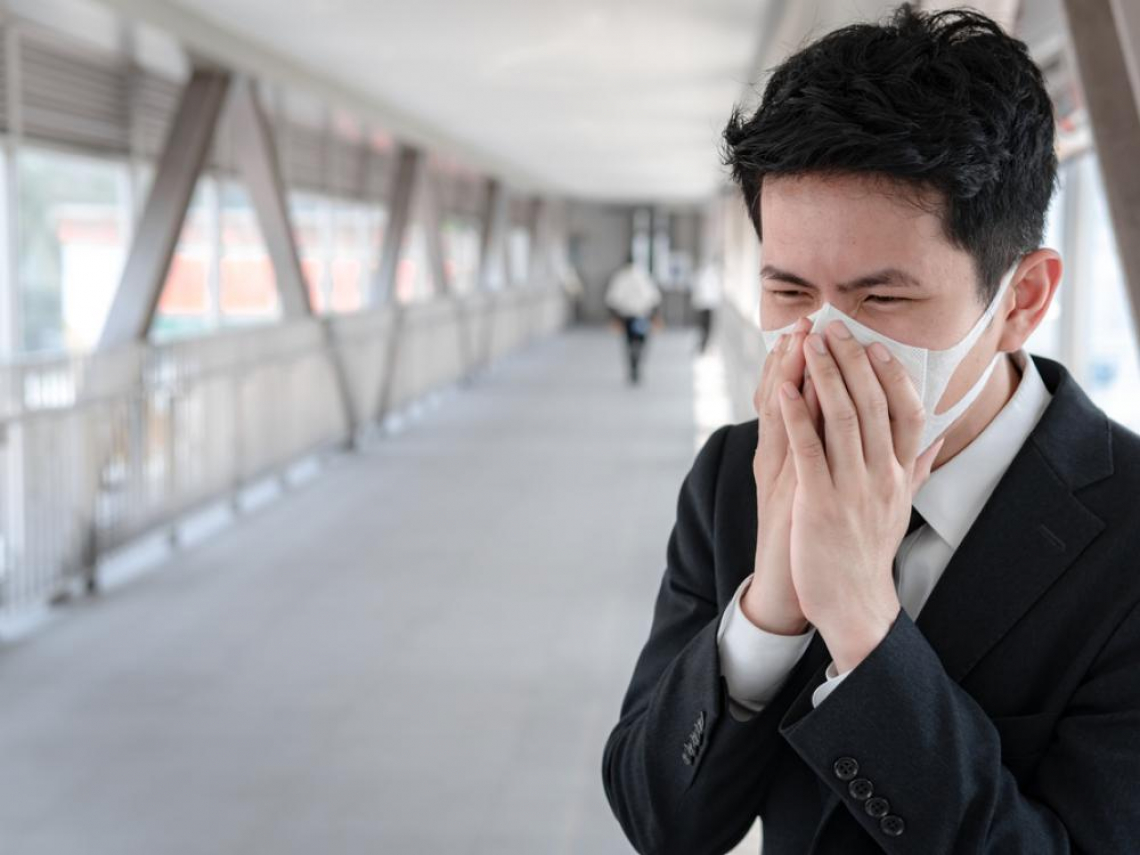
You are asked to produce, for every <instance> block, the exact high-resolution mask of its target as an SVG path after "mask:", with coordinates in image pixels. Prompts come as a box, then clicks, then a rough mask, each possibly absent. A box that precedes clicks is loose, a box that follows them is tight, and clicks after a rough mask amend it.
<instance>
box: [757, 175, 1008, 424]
mask: <svg viewBox="0 0 1140 855" xmlns="http://www.w3.org/2000/svg"><path fill="white" fill-rule="evenodd" d="M924 209H930V210H924ZM935 211H936V209H935V208H934V206H933V205H923V206H922V207H919V206H918V205H915V204H914V202H913V197H908V196H904V195H902V191H901V190H900V189H899V188H898V187H897V185H892V184H891V183H890V182H887V181H885V180H882V179H878V178H875V177H872V176H854V175H853V176H823V175H818V176H816V175H807V176H797V177H787V176H777V177H771V176H769V177H768V178H766V179H765V180H764V183H763V188H762V191H761V194H760V214H761V223H762V225H763V229H764V240H763V243H762V245H761V256H760V264H761V294H760V316H761V319H762V327H763V328H764V329H776V328H779V327H783V326H786V325H788V324H791V323H794V322H795V321H796V320H798V319H799V318H801V317H803V316H804V315H808V314H811V313H812V312H814V311H815V310H816V309H818V308H819V307H820V306H822V305H823V304H824V303H827V302H830V303H831V304H832V305H834V306H835V307H836V308H837V309H839V310H841V311H843V312H845V313H846V314H848V315H850V316H851V317H852V318H854V319H855V320H857V321H859V322H860V323H862V324H865V325H866V326H868V327H871V328H872V329H874V330H876V331H878V332H880V333H882V334H883V335H886V336H889V337H890V338H893V339H895V340H897V341H900V342H903V343H904V344H910V345H915V346H918V347H926V348H931V349H935V350H943V349H945V348H948V347H952V346H953V345H955V344H957V343H958V341H960V340H961V339H962V338H964V337H965V336H966V334H967V333H968V332H969V331H970V328H971V327H972V326H973V325H974V324H975V323H976V322H977V320H978V318H979V317H980V316H981V314H982V312H983V311H984V309H985V307H984V306H983V305H982V304H981V303H980V302H979V299H978V293H977V288H976V281H977V274H976V272H975V269H974V263H973V258H972V257H971V256H970V255H969V254H968V253H967V252H966V251H965V250H962V249H959V248H957V247H955V246H953V245H952V244H951V243H950V242H949V241H948V240H947V238H946V236H945V234H944V233H943V226H942V222H941V220H940V219H939V217H938V215H937V213H935ZM880 274H881V275H880ZM859 280H864V282H865V283H866V286H865V287H858V288H844V287H843V286H849V285H853V284H855V283H857V282H858V281H859ZM1013 300H1014V297H1013V296H1012V295H1011V293H1010V292H1009V291H1007V292H1006V294H1005V297H1004V298H1003V305H1002V306H1001V307H999V309H998V312H997V315H996V316H995V318H994V322H993V324H991V327H990V329H989V330H987V331H986V332H985V333H983V334H982V336H981V337H980V338H979V339H978V341H977V342H975V344H974V346H973V348H971V350H970V353H969V355H968V356H967V357H966V359H965V360H963V363H962V365H961V366H960V367H959V370H958V371H957V372H956V373H955V375H954V378H953V380H952V381H951V384H950V387H949V388H948V389H947V392H946V396H945V397H944V398H943V405H942V406H941V407H939V410H940V411H941V410H942V409H944V408H945V407H946V406H949V405H950V404H952V403H953V401H955V400H957V398H958V397H960V395H961V393H963V392H964V391H965V389H967V388H968V387H969V385H971V384H972V383H973V381H974V380H975V379H976V378H977V377H978V376H979V375H980V373H981V372H982V370H983V369H984V368H985V366H986V365H987V364H988V363H989V360H990V359H991V358H992V356H993V354H994V353H995V351H996V349H997V343H998V340H999V338H1000V335H1001V328H1002V319H1003V317H1004V314H1005V312H1004V311H1003V309H1007V308H1008V307H1009V306H1011V305H1013ZM955 392H957V393H958V394H955Z"/></svg>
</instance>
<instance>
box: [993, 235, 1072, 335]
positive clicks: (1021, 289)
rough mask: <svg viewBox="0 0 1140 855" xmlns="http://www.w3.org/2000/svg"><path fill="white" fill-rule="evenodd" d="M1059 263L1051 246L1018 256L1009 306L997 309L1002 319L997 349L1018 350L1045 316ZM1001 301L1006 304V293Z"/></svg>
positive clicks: (1058, 280)
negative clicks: (1012, 297) (1022, 256)
mask: <svg viewBox="0 0 1140 855" xmlns="http://www.w3.org/2000/svg"><path fill="white" fill-rule="evenodd" d="M1063 266H1064V265H1063V263H1062V261H1061V256H1060V254H1059V253H1058V252H1057V251H1056V250H1054V249H1048V248H1041V249H1036V250H1034V251H1033V252H1031V253H1029V254H1028V255H1026V256H1025V257H1024V258H1022V259H1021V263H1020V264H1018V266H1017V272H1016V273H1014V274H1013V280H1012V281H1011V282H1010V292H1011V293H1012V294H1013V295H1014V300H1013V302H1012V305H1010V306H1009V308H999V309H998V314H999V315H1001V316H1002V317H1003V318H1004V319H1005V325H1004V327H1003V329H1002V335H1001V338H1000V339H999V341H998V346H997V349H998V350H1001V351H1005V352H1013V351H1015V350H1017V349H1019V348H1020V347H1021V346H1022V345H1023V344H1025V341H1026V339H1028V338H1029V336H1030V335H1031V334H1032V333H1033V331H1034V330H1035V329H1037V327H1038V326H1039V325H1040V324H1041V322H1042V321H1043V320H1044V319H1045V315H1046V313H1047V312H1048V311H1049V306H1051V305H1052V303H1053V298H1054V296H1055V295H1056V293H1057V288H1058V287H1059V286H1060V284H1061V273H1062V270H1063ZM1005 302H1006V304H1009V303H1010V297H1009V295H1006V297H1005Z"/></svg>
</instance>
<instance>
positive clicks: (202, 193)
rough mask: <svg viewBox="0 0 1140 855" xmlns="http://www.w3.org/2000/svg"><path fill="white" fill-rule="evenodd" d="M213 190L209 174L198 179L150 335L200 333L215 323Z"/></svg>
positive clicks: (214, 189) (154, 336) (161, 336)
mask: <svg viewBox="0 0 1140 855" xmlns="http://www.w3.org/2000/svg"><path fill="white" fill-rule="evenodd" d="M216 193H217V183H216V182H215V181H214V180H213V179H212V178H202V179H199V181H198V186H197V187H196V188H195V189H194V196H193V198H192V199H191V200H190V208H189V209H188V210H187V212H186V222H185V223H184V224H183V226H182V234H181V236H180V237H179V239H178V245H177V246H176V247H175V249H174V257H173V259H172V260H171V263H170V272H169V273H168V274H167V277H166V282H165V284H164V285H163V286H162V295H161V296H160V297H159V300H158V308H157V310H156V312H155V317H154V322H153V323H152V324H151V327H150V335H151V338H153V339H158V340H161V339H166V338H170V337H173V336H179V335H194V334H202V333H204V332H207V331H209V330H211V329H213V328H214V327H216V326H217V312H216V308H217V307H216V306H215V305H214V301H213V299H212V298H211V292H212V290H213V289H212V288H211V277H213V276H214V275H215V271H214V265H215V260H216V247H215V246H214V241H215V229H214V212H215V210H216V209H215V205H216V201H217V200H216V198H215V194H216Z"/></svg>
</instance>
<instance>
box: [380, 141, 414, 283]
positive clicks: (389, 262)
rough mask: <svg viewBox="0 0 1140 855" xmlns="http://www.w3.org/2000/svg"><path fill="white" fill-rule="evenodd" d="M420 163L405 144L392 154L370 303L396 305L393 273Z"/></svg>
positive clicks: (394, 272) (410, 208)
mask: <svg viewBox="0 0 1140 855" xmlns="http://www.w3.org/2000/svg"><path fill="white" fill-rule="evenodd" d="M422 160H423V156H422V154H421V153H420V151H419V150H417V149H414V148H412V147H411V146H406V145H404V146H400V149H399V153H398V154H397V155H396V174H395V176H394V179H393V187H392V193H391V196H390V197H389V199H390V201H389V203H388V223H387V226H386V227H385V229H384V243H383V245H382V246H381V248H380V263H379V264H378V265H377V266H376V279H375V281H374V282H373V285H372V301H373V302H374V303H377V302H383V303H398V301H397V300H396V270H397V268H398V266H399V263H400V250H401V249H402V248H403V245H404V235H405V233H406V232H407V228H408V224H409V222H410V219H411V211H412V201H413V199H414V197H415V190H416V183H417V181H418V177H419V176H418V173H419V171H420V164H421V161H422Z"/></svg>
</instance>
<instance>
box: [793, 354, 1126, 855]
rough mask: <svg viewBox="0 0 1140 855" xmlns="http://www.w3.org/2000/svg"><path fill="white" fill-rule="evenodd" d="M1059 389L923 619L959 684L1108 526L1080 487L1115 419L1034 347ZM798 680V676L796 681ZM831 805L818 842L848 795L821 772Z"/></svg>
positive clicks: (1099, 458) (813, 674) (823, 658)
mask: <svg viewBox="0 0 1140 855" xmlns="http://www.w3.org/2000/svg"><path fill="white" fill-rule="evenodd" d="M1031 358H1032V359H1033V361H1034V363H1035V364H1036V365H1037V370H1038V371H1039V372H1040V373H1041V377H1042V380H1044V382H1045V386H1046V387H1047V388H1048V389H1049V391H1050V392H1051V393H1052V394H1053V399H1052V401H1050V402H1049V405H1048V406H1047V407H1046V408H1045V412H1044V413H1042V415H1041V419H1040V420H1039V421H1038V423H1037V425H1036V426H1035V427H1034V429H1033V430H1032V431H1031V432H1030V434H1029V437H1028V438H1027V439H1026V441H1025V443H1024V445H1022V447H1021V449H1020V450H1019V451H1018V453H1017V456H1016V457H1014V459H1013V462H1012V463H1010V465H1009V468H1008V469H1007V470H1006V471H1005V473H1004V475H1003V476H1002V478H1001V480H1000V481H999V482H998V485H997V486H996V487H995V488H994V491H993V493H992V494H991V495H990V498H989V499H988V500H987V501H986V504H985V506H984V507H983V508H982V511H981V513H980V514H979V515H978V517H977V519H975V520H974V523H973V525H972V526H971V527H970V530H969V531H968V532H967V533H966V536H965V538H963V540H962V543H961V545H960V546H959V547H958V549H957V550H956V551H955V553H954V555H953V557H952V558H951V559H950V563H949V564H948V565H947V566H946V569H945V570H944V571H943V573H942V576H941V577H939V580H938V583H937V584H936V585H935V586H934V590H933V591H931V593H930V597H929V598H928V599H927V601H926V603H925V605H924V606H923V608H922V611H920V612H919V615H918V620H916V621H915V625H916V626H917V627H918V628H919V629H920V630H921V631H922V633H923V635H924V636H926V639H927V641H928V642H929V643H930V645H931V647H932V648H933V649H934V650H935V651H936V652H937V653H938V656H939V658H940V659H941V660H942V663H943V666H944V667H945V669H946V672H947V674H948V675H949V676H950V678H951V679H952V680H954V681H955V682H960V681H961V680H962V678H963V677H964V676H965V675H966V674H967V673H969V671H970V669H971V668H973V667H974V665H975V664H977V662H978V661H979V660H981V658H982V657H983V656H985V654H986V653H987V652H988V651H989V650H990V649H991V648H992V647H993V646H994V645H995V644H996V643H997V642H998V640H1000V639H1001V637H1002V636H1003V635H1005V633H1006V632H1008V631H1009V628H1010V627H1011V626H1012V625H1013V624H1014V623H1015V622H1016V621H1017V620H1018V618H1020V617H1021V616H1022V615H1023V614H1024V613H1025V612H1026V611H1028V610H1029V609H1030V608H1032V606H1033V603H1034V602H1036V600H1037V599H1038V597H1040V596H1041V594H1043V593H1044V592H1045V590H1046V589H1047V588H1048V587H1049V586H1050V585H1052V584H1053V582H1055V581H1056V580H1057V579H1058V577H1060V575H1061V574H1062V573H1063V572H1064V571H1065V569H1066V568H1068V567H1069V565H1070V564H1072V562H1073V561H1074V560H1075V559H1076V557H1077V556H1078V555H1080V553H1081V552H1082V551H1083V550H1084V548H1085V547H1086V546H1087V545H1088V544H1089V542H1090V541H1091V540H1092V539H1093V538H1094V537H1096V535H1097V534H1098V533H1099V532H1100V531H1101V530H1102V529H1104V527H1105V524H1104V521H1103V520H1102V519H1101V518H1100V517H1098V516H1096V514H1094V513H1092V512H1091V511H1090V510H1089V509H1088V508H1087V507H1085V505H1084V504H1082V503H1081V502H1080V501H1079V500H1078V499H1077V498H1076V497H1075V496H1074V495H1073V491H1074V490H1077V489H1079V488H1080V487H1083V486H1085V485H1087V484H1091V483H1093V482H1094V481H1098V480H1100V479H1102V478H1104V477H1107V476H1108V475H1110V474H1112V448H1111V441H1110V436H1109V427H1110V426H1109V423H1108V419H1107V418H1106V416H1105V415H1104V413H1103V412H1102V411H1101V410H1100V409H1098V408H1097V407H1096V405H1094V404H1093V403H1092V401H1091V400H1089V398H1088V396H1087V395H1085V393H1084V391H1083V390H1082V389H1081V388H1080V387H1079V386H1078V385H1077V383H1076V381H1075V380H1074V379H1073V378H1072V376H1071V375H1070V374H1069V372H1068V370H1067V369H1066V368H1065V367H1064V366H1063V365H1061V364H1060V363H1059V362H1056V361H1054V360H1052V359H1047V358H1045V357H1042V356H1035V355H1031ZM830 660H831V655H830V652H829V651H828V649H827V645H826V644H824V643H823V637H822V636H821V635H820V634H819V633H818V632H817V633H816V634H815V637H814V638H813V639H812V641H811V643H810V644H809V646H808V649H807V651H805V653H804V656H803V659H802V660H801V661H802V662H803V663H804V667H805V670H806V672H807V673H808V674H810V676H809V677H808V679H807V681H806V683H805V684H800V687H799V688H798V689H797V690H796V695H799V693H800V692H802V691H808V692H811V691H814V690H815V688H816V687H817V686H819V685H820V684H821V683H823V682H824V679H825V677H824V668H825V667H826V666H827V664H828V662H830ZM797 682H798V681H797ZM818 783H819V786H820V796H821V798H822V801H823V810H822V813H821V816H820V824H819V826H818V827H817V829H816V834H815V838H814V839H813V841H812V847H811V850H812V851H814V850H815V844H816V842H817V841H819V840H821V839H822V837H823V834H824V830H825V827H826V825H827V823H828V822H829V821H830V820H831V818H832V817H833V816H835V815H836V813H837V809H838V808H839V806H840V805H841V804H843V802H841V801H840V799H839V797H838V796H837V795H836V794H835V793H834V792H833V791H832V790H831V787H830V785H829V784H827V783H825V782H824V781H823V780H822V779H820V780H819V782H818Z"/></svg>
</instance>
